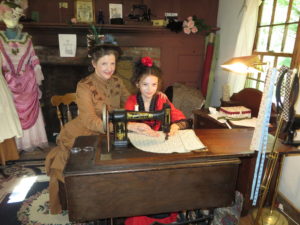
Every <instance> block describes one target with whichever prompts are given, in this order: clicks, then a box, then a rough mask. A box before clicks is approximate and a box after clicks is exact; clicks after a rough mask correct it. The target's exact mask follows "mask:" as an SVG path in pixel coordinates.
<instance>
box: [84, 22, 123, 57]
mask: <svg viewBox="0 0 300 225" xmlns="http://www.w3.org/2000/svg"><path fill="white" fill-rule="evenodd" d="M99 33H100V32H97V30H96V28H95V27H92V29H91V34H88V35H87V47H88V51H89V52H90V51H91V50H93V49H94V48H103V49H104V50H114V51H116V52H118V54H119V55H121V54H122V50H121V48H120V46H119V45H118V43H117V41H116V40H115V38H114V37H113V36H112V35H111V34H99Z"/></svg>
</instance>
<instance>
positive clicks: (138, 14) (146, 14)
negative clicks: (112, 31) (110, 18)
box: [128, 4, 151, 22]
mask: <svg viewBox="0 0 300 225" xmlns="http://www.w3.org/2000/svg"><path fill="white" fill-rule="evenodd" d="M150 17H151V10H150V9H149V8H148V7H147V5H144V4H134V5H133V6H132V8H131V13H130V14H129V15H128V18H129V19H131V20H136V21H139V22H141V21H150V20H151V18H150Z"/></svg>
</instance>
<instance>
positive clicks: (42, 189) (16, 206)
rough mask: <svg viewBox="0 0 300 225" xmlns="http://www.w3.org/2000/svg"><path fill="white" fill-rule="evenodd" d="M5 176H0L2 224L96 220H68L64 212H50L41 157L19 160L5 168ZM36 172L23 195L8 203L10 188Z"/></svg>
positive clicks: (52, 224)
mask: <svg viewBox="0 0 300 225" xmlns="http://www.w3.org/2000/svg"><path fill="white" fill-rule="evenodd" d="M5 173H6V174H7V175H9V177H8V178H4V177H0V194H1V199H0V200H1V203H0V208H1V210H0V218H1V224H5V225H42V224H43V225H95V224H98V222H99V221H98V222H97V221H92V222H87V223H71V222H70V221H69V218H68V212H67V211H64V212H63V213H62V214H58V215H51V214H50V212H49V193H48V189H47V188H48V184H49V182H48V181H49V178H48V177H47V176H46V175H45V169H44V165H43V161H31V162H19V163H15V164H12V165H8V166H7V167H6V168H5ZM31 176H36V177H37V179H36V181H35V183H34V184H33V185H32V186H31V188H30V190H29V191H28V193H27V195H26V197H25V199H24V200H23V201H21V202H15V203H8V201H9V197H10V195H11V193H12V192H13V190H14V188H15V187H16V186H17V185H18V184H19V183H20V181H21V180H22V179H23V178H27V177H31Z"/></svg>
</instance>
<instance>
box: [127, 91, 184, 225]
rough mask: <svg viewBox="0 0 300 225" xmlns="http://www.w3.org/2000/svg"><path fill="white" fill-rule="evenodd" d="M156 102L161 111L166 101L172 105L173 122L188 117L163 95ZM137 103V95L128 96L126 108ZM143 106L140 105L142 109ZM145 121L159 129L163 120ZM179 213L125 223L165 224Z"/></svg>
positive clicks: (140, 217)
mask: <svg viewBox="0 0 300 225" xmlns="http://www.w3.org/2000/svg"><path fill="white" fill-rule="evenodd" d="M156 98H157V99H156V102H155V103H154V104H155V111H159V110H162V109H163V105H164V103H168V104H169V105H170V107H171V122H172V123H174V122H177V121H180V120H184V119H186V118H185V116H184V114H183V113H182V112H181V111H180V110H178V109H176V108H175V106H174V105H173V104H172V103H171V102H170V101H169V99H167V98H162V97H161V95H157V97H156ZM135 105H138V100H137V95H131V96H129V97H128V99H127V101H126V103H125V109H126V110H132V111H133V110H134V109H135ZM140 108H141V107H139V109H140ZM143 123H146V124H148V125H149V126H150V127H151V128H152V129H153V130H159V129H160V127H161V122H160V121H156V120H148V121H143ZM177 215H178V213H170V214H169V215H168V216H167V217H165V218H161V219H158V218H154V217H150V216H134V217H129V218H127V219H126V220H125V225H150V224H152V223H154V222H159V223H163V224H168V223H173V222H176V221H177Z"/></svg>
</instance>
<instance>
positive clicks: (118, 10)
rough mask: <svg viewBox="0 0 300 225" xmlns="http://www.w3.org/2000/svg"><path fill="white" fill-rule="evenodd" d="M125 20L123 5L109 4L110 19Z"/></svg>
mask: <svg viewBox="0 0 300 225" xmlns="http://www.w3.org/2000/svg"><path fill="white" fill-rule="evenodd" d="M117 18H123V5H122V4H117V3H109V19H117Z"/></svg>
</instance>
